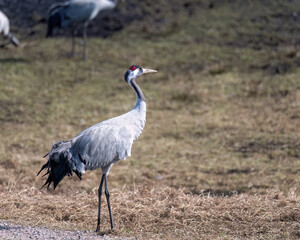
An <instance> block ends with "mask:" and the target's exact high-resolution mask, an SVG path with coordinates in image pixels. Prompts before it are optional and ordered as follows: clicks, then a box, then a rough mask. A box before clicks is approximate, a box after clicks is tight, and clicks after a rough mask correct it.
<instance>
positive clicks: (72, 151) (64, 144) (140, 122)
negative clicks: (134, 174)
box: [37, 65, 157, 232]
mask: <svg viewBox="0 0 300 240" xmlns="http://www.w3.org/2000/svg"><path fill="white" fill-rule="evenodd" d="M154 72H157V71H156V70H152V69H146V68H141V67H140V66H138V65H133V66H131V67H130V68H129V69H128V70H127V71H126V73H125V76H124V79H125V81H126V82H127V83H128V84H129V86H130V87H132V88H133V90H134V91H135V93H136V104H135V106H134V108H133V109H132V110H131V111H129V112H127V113H125V114H123V115H120V116H118V117H114V118H111V119H108V120H105V121H103V122H100V123H98V124H96V125H94V126H92V127H89V128H87V129H85V130H84V131H82V132H81V133H79V134H78V135H77V136H76V137H74V138H72V139H70V140H67V141H59V142H56V143H54V144H53V146H52V149H51V151H50V152H48V153H47V154H46V155H45V156H44V157H47V156H48V161H47V162H46V164H45V165H43V166H42V168H41V170H40V171H39V172H38V174H37V175H39V174H40V172H41V171H43V170H44V169H47V172H46V173H45V175H47V174H49V176H48V179H47V180H46V182H45V184H44V185H43V187H44V186H46V185H47V184H48V186H47V187H48V188H49V186H50V185H51V183H52V182H53V186H54V189H55V188H56V186H57V185H58V183H59V182H60V181H61V180H62V179H63V178H64V177H65V176H66V175H69V176H72V175H73V172H74V173H75V174H76V175H77V176H78V177H79V179H81V176H82V174H83V173H85V171H86V170H94V169H97V168H101V170H102V177H101V181H100V185H99V188H98V198H99V205H98V222H97V228H96V232H100V214H101V195H102V188H103V183H104V182H105V196H106V201H107V205H108V210H109V217H110V224H111V229H112V230H113V228H114V225H113V219H112V213H111V206H110V200H109V197H110V195H109V191H108V188H107V176H108V174H109V171H110V169H111V167H112V166H113V164H114V163H116V162H118V161H119V160H125V159H126V158H127V157H130V156H131V147H132V144H133V143H134V142H135V141H136V140H137V138H138V137H139V136H140V134H141V133H142V131H143V129H144V126H145V123H146V99H145V97H144V94H143V92H142V90H141V88H140V87H139V86H138V85H137V83H136V81H135V79H136V78H137V77H139V76H141V75H142V74H145V73H154ZM45 175H44V176H45Z"/></svg>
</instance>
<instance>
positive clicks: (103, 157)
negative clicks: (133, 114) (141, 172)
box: [72, 122, 134, 170]
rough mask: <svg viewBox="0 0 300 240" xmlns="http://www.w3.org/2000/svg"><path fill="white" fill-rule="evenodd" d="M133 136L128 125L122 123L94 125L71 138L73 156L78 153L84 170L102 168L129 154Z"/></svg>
mask: <svg viewBox="0 0 300 240" xmlns="http://www.w3.org/2000/svg"><path fill="white" fill-rule="evenodd" d="M133 142H134V136H133V134H132V130H131V129H130V127H126V126H122V124H121V125H120V124H111V122H110V123H109V122H108V123H107V124H105V123H103V124H99V125H95V126H93V127H90V128H88V129H86V130H85V131H83V132H82V133H80V134H79V135H78V136H76V137H75V138H73V139H72V153H73V156H76V155H79V156H80V157H81V158H82V159H83V162H84V163H85V170H92V169H96V168H103V167H105V166H107V165H109V164H111V163H114V162H117V161H118V160H121V159H123V160H125V159H126V158H127V157H128V156H130V155H131V146H132V144H133Z"/></svg>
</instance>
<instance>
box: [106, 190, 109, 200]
mask: <svg viewBox="0 0 300 240" xmlns="http://www.w3.org/2000/svg"><path fill="white" fill-rule="evenodd" d="M105 196H106V197H107V198H109V196H110V194H109V191H108V190H105Z"/></svg>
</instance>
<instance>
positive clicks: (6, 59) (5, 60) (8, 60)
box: [0, 58, 30, 63]
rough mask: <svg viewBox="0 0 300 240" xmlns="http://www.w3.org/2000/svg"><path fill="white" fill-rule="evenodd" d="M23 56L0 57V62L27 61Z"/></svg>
mask: <svg viewBox="0 0 300 240" xmlns="http://www.w3.org/2000/svg"><path fill="white" fill-rule="evenodd" d="M29 62H30V61H29V60H28V59H25V58H0V63H29Z"/></svg>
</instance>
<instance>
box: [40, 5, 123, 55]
mask: <svg viewBox="0 0 300 240" xmlns="http://www.w3.org/2000/svg"><path fill="white" fill-rule="evenodd" d="M117 3H118V0H70V1H66V2H61V3H55V4H53V5H52V6H51V7H50V9H49V11H48V30H47V35H46V37H50V36H52V35H53V29H54V28H56V27H58V28H71V29H72V37H73V39H72V53H71V54H72V56H74V55H75V44H76V42H75V39H76V35H77V31H78V29H79V27H80V26H81V25H82V26H83V36H82V39H83V60H86V59H87V50H86V41H87V27H88V24H89V23H90V21H92V20H93V19H94V18H95V17H96V16H97V15H98V13H99V12H100V11H104V10H109V9H113V8H115V7H116V5H117Z"/></svg>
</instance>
